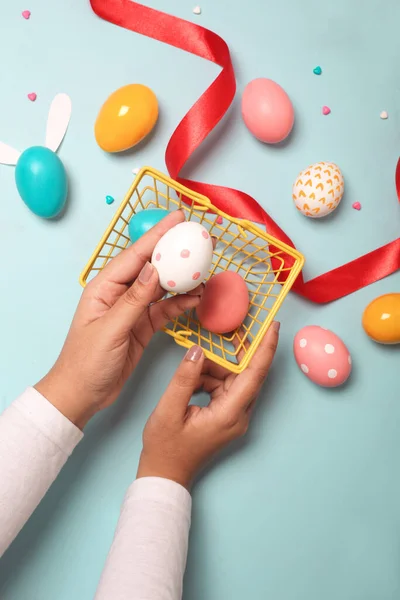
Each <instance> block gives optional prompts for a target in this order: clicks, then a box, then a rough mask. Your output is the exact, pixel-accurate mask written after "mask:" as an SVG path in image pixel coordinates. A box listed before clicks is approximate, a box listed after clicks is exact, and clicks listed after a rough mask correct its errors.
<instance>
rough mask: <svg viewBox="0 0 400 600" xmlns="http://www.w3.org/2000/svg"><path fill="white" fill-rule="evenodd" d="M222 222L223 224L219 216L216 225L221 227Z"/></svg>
mask: <svg viewBox="0 0 400 600" xmlns="http://www.w3.org/2000/svg"><path fill="white" fill-rule="evenodd" d="M223 222H224V220H223V218H222V217H221V216H218V217H217V220H216V223H217V225H222V223H223Z"/></svg>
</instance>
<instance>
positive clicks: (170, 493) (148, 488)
mask: <svg viewBox="0 0 400 600" xmlns="http://www.w3.org/2000/svg"><path fill="white" fill-rule="evenodd" d="M136 500H139V501H140V500H144V501H154V500H155V501H157V502H163V503H164V504H166V505H169V506H173V507H174V508H177V509H178V510H180V511H183V512H184V513H185V514H186V515H190V513H191V509H192V497H191V495H190V494H189V492H188V491H187V489H186V488H184V487H183V486H182V485H180V484H179V483H176V482H175V481H171V480H170V479H163V478H162V477H140V478H139V479H136V481H134V482H133V483H132V484H131V485H130V486H129V488H128V491H127V493H126V497H125V502H126V503H128V504H129V503H130V501H132V502H133V501H136Z"/></svg>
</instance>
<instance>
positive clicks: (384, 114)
mask: <svg viewBox="0 0 400 600" xmlns="http://www.w3.org/2000/svg"><path fill="white" fill-rule="evenodd" d="M379 116H380V118H381V119H387V118H388V116H389V115H388V114H387V112H386V110H383V111H382V112H381V114H380V115H379Z"/></svg>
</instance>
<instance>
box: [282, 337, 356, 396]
mask: <svg viewBox="0 0 400 600" xmlns="http://www.w3.org/2000/svg"><path fill="white" fill-rule="evenodd" d="M293 352H294V356H295V359H296V362H297V364H298V366H299V367H300V369H301V371H302V372H303V373H304V374H305V375H306V377H308V379H311V381H313V382H314V383H316V384H317V385H321V386H323V387H337V386H339V385H342V383H344V382H345V381H346V380H347V379H348V377H349V375H350V373H351V356H350V352H349V351H348V349H347V347H346V346H345V344H344V343H343V342H342V340H341V339H340V338H339V337H338V336H337V335H336V334H335V333H333V332H332V331H329V330H328V329H324V328H323V327H319V326H317V325H308V326H307V327H303V329H300V331H299V332H298V333H297V334H296V336H295V338H294V344H293Z"/></svg>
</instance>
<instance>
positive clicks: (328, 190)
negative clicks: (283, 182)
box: [292, 162, 344, 219]
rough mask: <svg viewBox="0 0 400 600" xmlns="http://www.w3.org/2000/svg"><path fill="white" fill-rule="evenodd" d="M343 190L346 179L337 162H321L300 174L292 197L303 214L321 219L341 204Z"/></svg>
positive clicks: (294, 185)
mask: <svg viewBox="0 0 400 600" xmlns="http://www.w3.org/2000/svg"><path fill="white" fill-rule="evenodd" d="M343 192H344V179H343V175H342V172H341V170H340V169H339V167H338V166H337V165H335V163H331V162H319V163H316V164H315V165H311V166H310V167H307V169H304V171H301V172H300V173H299V174H298V176H297V177H296V181H295V182H294V184H293V190H292V197H293V201H294V203H295V205H296V208H297V210H299V211H300V212H301V213H302V214H303V215H305V216H306V217H311V218H312V219H320V218H321V217H326V216H328V215H330V214H331V213H332V212H333V211H334V210H335V209H336V208H337V207H338V206H339V203H340V201H341V199H342V197H343Z"/></svg>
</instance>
